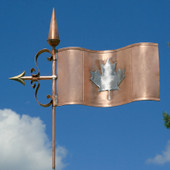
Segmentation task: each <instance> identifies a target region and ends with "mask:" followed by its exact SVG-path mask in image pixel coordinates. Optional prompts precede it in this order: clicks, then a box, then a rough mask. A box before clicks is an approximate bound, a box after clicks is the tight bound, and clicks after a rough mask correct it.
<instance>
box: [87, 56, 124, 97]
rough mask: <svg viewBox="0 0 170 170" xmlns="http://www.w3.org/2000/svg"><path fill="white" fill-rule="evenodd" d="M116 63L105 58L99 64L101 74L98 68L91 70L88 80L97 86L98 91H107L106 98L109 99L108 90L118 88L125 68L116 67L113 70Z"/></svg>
mask: <svg viewBox="0 0 170 170" xmlns="http://www.w3.org/2000/svg"><path fill="white" fill-rule="evenodd" d="M116 64H117V63H113V64H111V63H110V59H107V61H106V63H105V64H101V72H102V73H101V74H100V72H99V70H96V71H94V72H93V71H91V72H90V74H91V78H90V80H91V81H92V82H93V83H94V84H95V85H96V86H97V87H98V88H99V92H101V91H108V92H109V96H108V100H110V99H111V97H110V91H111V90H119V85H120V83H121V82H122V80H123V79H124V78H125V69H123V70H121V69H118V70H117V72H116V71H115V69H116Z"/></svg>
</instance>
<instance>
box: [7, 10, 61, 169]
mask: <svg viewBox="0 0 170 170" xmlns="http://www.w3.org/2000/svg"><path fill="white" fill-rule="evenodd" d="M48 43H49V45H50V46H52V52H51V51H50V50H48V49H42V50H40V51H39V52H38V53H37V54H36V56H35V64H36V68H37V73H35V74H34V72H36V70H35V69H34V68H32V69H31V76H25V72H23V73H21V74H20V75H18V76H15V77H12V78H10V79H11V80H16V81H19V82H20V83H22V84H24V85H25V80H31V86H32V88H34V89H35V99H36V101H37V102H38V103H39V104H40V105H41V106H43V107H48V106H50V105H52V168H53V170H55V107H56V104H57V96H56V92H55V86H56V79H57V75H56V72H55V70H56V60H57V57H56V50H55V47H56V46H57V45H58V44H59V43H60V39H59V35H58V28H57V22H56V16H55V10H54V9H53V12H52V17H51V23H50V29H49V35H48ZM42 53H49V54H50V55H51V56H50V57H49V58H47V59H48V60H49V61H52V75H51V76H40V71H39V68H38V66H37V59H38V57H39V55H40V54H42ZM39 80H52V95H48V96H47V98H50V99H51V100H50V101H49V102H48V103H47V104H42V103H40V102H39V101H38V99H37V93H38V89H39V87H40V83H39Z"/></svg>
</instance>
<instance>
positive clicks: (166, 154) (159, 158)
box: [146, 140, 170, 164]
mask: <svg viewBox="0 0 170 170" xmlns="http://www.w3.org/2000/svg"><path fill="white" fill-rule="evenodd" d="M146 162H147V163H153V164H165V163H168V162H170V140H169V141H168V144H167V146H166V149H165V150H164V151H162V153H161V154H157V155H156V156H155V157H153V158H149V159H148V160H147V161H146Z"/></svg>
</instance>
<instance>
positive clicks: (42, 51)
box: [31, 48, 52, 77]
mask: <svg viewBox="0 0 170 170" xmlns="http://www.w3.org/2000/svg"><path fill="white" fill-rule="evenodd" d="M45 52H47V53H50V54H51V51H50V50H48V49H46V48H45V49H42V50H40V51H39V52H38V53H37V54H36V56H35V65H36V68H37V73H36V70H35V68H32V69H31V75H32V77H39V76H40V70H39V68H38V65H37V59H38V57H39V55H40V54H42V53H45ZM51 58H52V55H51V56H50V57H47V59H48V60H49V61H51ZM33 72H35V74H33Z"/></svg>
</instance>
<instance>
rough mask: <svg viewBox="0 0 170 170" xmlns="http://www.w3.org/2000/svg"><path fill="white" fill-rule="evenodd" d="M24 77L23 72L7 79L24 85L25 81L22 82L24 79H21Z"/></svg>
mask: <svg viewBox="0 0 170 170" xmlns="http://www.w3.org/2000/svg"><path fill="white" fill-rule="evenodd" d="M24 75H25V71H24V72H23V73H21V74H19V75H17V76H15V77H11V78H9V79H10V80H15V81H18V82H20V83H22V84H23V85H25V81H24V79H23V76H24Z"/></svg>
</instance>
